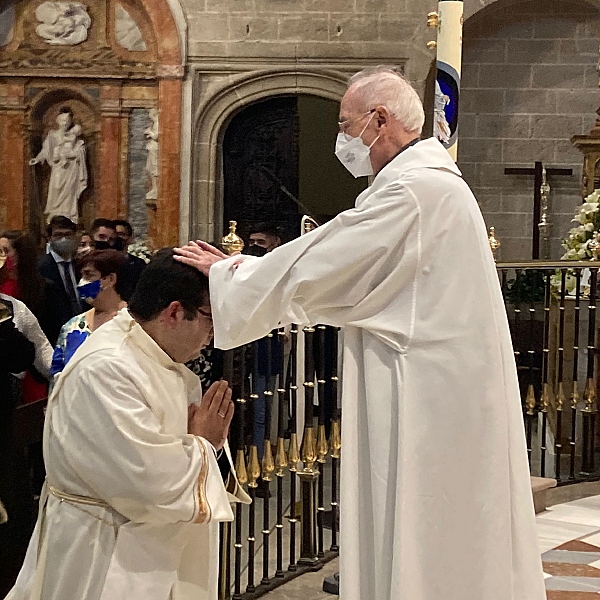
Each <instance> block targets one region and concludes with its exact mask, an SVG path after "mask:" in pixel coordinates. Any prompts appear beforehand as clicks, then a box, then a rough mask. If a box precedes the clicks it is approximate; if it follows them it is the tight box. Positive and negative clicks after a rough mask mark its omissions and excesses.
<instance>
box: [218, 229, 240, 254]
mask: <svg viewBox="0 0 600 600" xmlns="http://www.w3.org/2000/svg"><path fill="white" fill-rule="evenodd" d="M236 228H237V221H229V233H228V234H227V235H226V236H225V237H223V239H222V240H221V246H223V250H224V251H225V252H226V253H227V254H229V255H230V256H231V255H232V254H233V253H234V252H241V251H242V250H243V249H244V240H243V239H242V238H241V237H240V236H239V235H238V234H237V233H236V232H235V230H236Z"/></svg>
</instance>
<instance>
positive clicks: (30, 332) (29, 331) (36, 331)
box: [10, 298, 53, 379]
mask: <svg viewBox="0 0 600 600" xmlns="http://www.w3.org/2000/svg"><path fill="white" fill-rule="evenodd" d="M10 301H11V302H12V304H13V308H14V313H15V314H14V322H15V327H16V328H17V329H18V330H19V331H20V332H21V333H22V334H23V335H24V336H25V337H26V338H27V339H28V340H29V341H30V342H32V343H33V344H34V345H35V361H34V363H33V366H34V367H35V368H36V369H37V370H38V371H39V372H40V373H41V374H42V375H43V376H44V377H46V378H47V379H49V378H50V365H51V364H52V353H53V350H52V346H51V345H50V342H49V341H48V338H47V337H46V335H45V334H44V332H43V331H42V328H41V327H40V324H39V323H38V320H37V319H36V318H35V315H34V314H33V313H32V312H31V311H30V310H29V309H28V308H27V306H26V305H25V304H24V303H23V302H21V301H20V300H17V299H16V298H11V299H10Z"/></svg>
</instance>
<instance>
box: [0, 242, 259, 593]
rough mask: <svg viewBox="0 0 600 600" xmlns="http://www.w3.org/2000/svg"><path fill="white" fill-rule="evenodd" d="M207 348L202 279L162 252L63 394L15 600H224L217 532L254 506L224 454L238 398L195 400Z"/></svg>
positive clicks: (96, 338)
mask: <svg viewBox="0 0 600 600" xmlns="http://www.w3.org/2000/svg"><path fill="white" fill-rule="evenodd" d="M211 338H212V321H211V315H210V303H209V299H208V281H207V280H206V277H205V276H204V275H202V274H201V273H198V271H197V270H195V269H192V268H190V267H188V266H186V265H182V264H178V263H176V262H175V261H174V259H173V251H172V249H166V250H163V251H161V252H159V253H158V254H157V255H156V256H155V257H153V259H152V260H151V261H150V264H149V265H148V266H147V267H146V269H145V271H144V273H143V274H142V276H141V278H140V281H139V283H138V287H137V289H136V292H135V294H134V296H133V297H132V299H131V301H130V303H129V308H124V309H122V310H121V311H120V312H119V313H118V314H117V316H116V317H115V318H114V319H112V320H111V321H110V322H108V323H106V324H104V325H103V326H102V327H100V328H99V329H98V330H96V331H95V332H94V333H93V334H92V335H91V336H90V338H89V340H87V341H86V343H85V344H82V345H81V346H80V347H79V348H78V349H77V351H76V352H75V354H74V355H73V357H72V358H71V360H70V361H69V364H68V365H67V367H66V368H65V370H64V371H63V372H62V373H61V374H59V375H58V376H57V378H56V380H55V386H54V390H53V392H52V394H51V396H50V398H49V401H48V413H47V416H46V423H45V428H44V456H45V459H46V468H47V473H48V479H47V482H46V485H45V486H44V491H43V493H42V498H41V499H40V516H39V519H38V522H37V525H36V529H35V532H34V535H33V537H32V539H31V542H30V544H29V548H28V551H27V556H26V558H25V563H24V565H23V568H22V570H21V573H20V574H19V577H18V579H17V583H16V584H15V587H14V588H13V589H12V591H11V592H10V593H9V594H8V596H7V599H8V600H125V599H127V600H217V580H218V562H219V561H218V547H219V544H218V535H219V533H218V531H219V530H218V524H219V521H230V520H232V519H233V513H232V510H231V506H230V502H235V501H242V502H249V498H248V496H247V495H246V494H245V493H244V492H243V490H241V488H239V486H237V482H236V480H235V475H234V473H233V471H232V467H231V457H230V455H229V451H228V449H227V445H226V442H225V440H226V437H227V432H228V429H229V424H230V422H231V418H232V415H233V402H232V401H231V390H230V389H229V387H228V385H227V382H217V383H215V384H213V385H212V386H211V387H210V389H209V390H208V391H207V392H206V394H205V396H204V397H203V398H202V400H200V398H201V389H200V382H199V379H198V378H197V377H196V376H195V375H194V374H193V373H192V372H191V371H189V370H188V369H187V368H186V367H185V366H184V365H183V364H182V363H184V362H186V361H188V360H190V359H191V358H193V357H194V356H197V355H198V353H199V352H200V350H201V348H202V347H203V346H204V345H205V344H207V343H208V342H209V341H210V339H211ZM222 474H223V475H222ZM224 479H225V480H229V483H230V484H231V486H230V487H229V486H228V487H227V488H226V487H225V482H224ZM228 490H230V491H231V492H232V493H228Z"/></svg>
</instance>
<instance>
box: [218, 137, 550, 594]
mask: <svg viewBox="0 0 600 600" xmlns="http://www.w3.org/2000/svg"><path fill="white" fill-rule="evenodd" d="M240 261H243V262H241V263H240ZM210 290H211V304H212V310H213V316H214V323H215V344H216V345H217V346H218V347H220V348H231V347H233V346H237V345H240V344H245V343H247V342H250V341H251V340H253V339H255V338H259V337H262V336H264V335H265V334H266V333H267V332H268V331H270V330H271V329H273V328H274V327H277V326H278V325H279V324H280V323H281V324H286V323H289V322H296V323H312V324H315V323H325V324H330V325H334V326H339V327H344V328H345V339H344V364H343V384H342V385H343V391H342V451H343V460H342V474H341V532H340V535H341V537H340V547H341V560H340V569H341V572H340V576H341V577H340V585H341V596H340V597H341V599H342V600H543V599H544V598H545V597H546V596H545V592H544V583H543V574H542V567H541V558H540V553H539V549H538V542H537V535H536V529H535V520H534V511H533V502H532V495H531V487H530V480H529V470H528V465H527V453H526V444H525V436H524V431H523V429H524V428H523V418H522V413H521V404H520V397H519V387H518V382H517V374H516V368H515V361H514V356H513V349H512V346H511V338H510V333H509V328H508V321H507V317H506V312H505V308H504V303H503V299H502V294H501V290H500V286H499V283H498V276H497V273H496V269H495V265H494V260H493V258H492V253H491V251H490V248H489V245H488V240H487V232H486V228H485V225H484V221H483V218H482V216H481V213H480V211H479V208H478V206H477V202H476V200H475V198H474V197H473V194H472V193H471V191H470V190H469V188H468V186H467V184H466V183H465V182H464V181H463V179H462V178H461V176H460V171H459V170H458V169H457V167H456V165H455V164H454V162H453V161H452V160H451V159H450V156H449V155H448V154H447V152H446V151H445V150H444V148H443V147H442V145H441V144H440V143H439V142H438V141H436V140H435V139H429V140H426V141H422V142H419V143H418V144H416V145H415V146H413V147H411V148H409V149H407V150H406V151H404V152H402V153H401V154H400V155H398V156H397V157H396V158H394V159H393V160H392V161H391V162H390V163H389V164H388V165H387V166H386V167H384V168H383V169H382V170H381V171H380V172H379V173H378V174H377V176H376V177H375V179H374V181H373V184H372V185H371V186H370V187H369V188H368V189H367V190H365V191H364V192H363V193H362V194H361V195H360V196H359V197H358V198H357V200H356V206H355V208H354V209H352V210H348V211H346V212H343V213H341V214H340V215H338V216H337V217H336V218H335V219H333V220H332V221H330V222H329V223H327V224H326V225H323V226H322V227H319V228H318V229H316V230H314V231H312V232H311V233H308V234H307V235H305V236H302V237H301V238H299V239H296V240H294V241H293V242H290V243H289V244H286V245H284V246H282V247H280V248H277V249H275V250H274V251H273V252H271V253H269V254H267V255H266V256H265V257H263V258H254V257H248V258H246V259H244V258H243V257H239V256H238V257H232V258H230V259H227V260H225V261H222V262H220V263H218V264H215V265H214V266H213V267H212V268H211V270H210Z"/></svg>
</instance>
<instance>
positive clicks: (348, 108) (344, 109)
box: [340, 85, 364, 121]
mask: <svg viewBox="0 0 600 600" xmlns="http://www.w3.org/2000/svg"><path fill="white" fill-rule="evenodd" d="M362 111H364V102H363V101H362V98H361V96H360V93H358V90H357V88H356V85H352V86H350V87H349V88H348V91H347V92H346V93H345V94H344V97H343V98H342V102H341V103H340V121H345V120H346V119H348V118H350V117H352V116H354V115H355V114H357V113H359V112H362Z"/></svg>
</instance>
